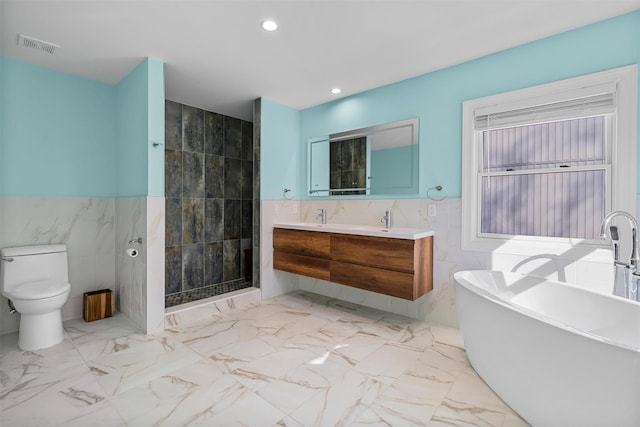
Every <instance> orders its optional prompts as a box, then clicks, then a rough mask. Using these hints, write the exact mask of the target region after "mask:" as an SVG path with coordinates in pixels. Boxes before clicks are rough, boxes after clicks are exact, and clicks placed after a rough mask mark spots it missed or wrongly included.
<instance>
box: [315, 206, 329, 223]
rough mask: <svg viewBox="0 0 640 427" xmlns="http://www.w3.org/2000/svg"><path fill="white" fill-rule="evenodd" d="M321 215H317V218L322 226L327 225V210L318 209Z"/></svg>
mask: <svg viewBox="0 0 640 427" xmlns="http://www.w3.org/2000/svg"><path fill="white" fill-rule="evenodd" d="M318 210H319V211H320V213H319V214H318V215H316V218H317V219H319V220H320V222H321V223H322V224H326V223H327V210H326V209H318Z"/></svg>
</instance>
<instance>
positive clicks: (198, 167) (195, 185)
mask: <svg viewBox="0 0 640 427" xmlns="http://www.w3.org/2000/svg"><path fill="white" fill-rule="evenodd" d="M204 188H205V179H204V154H200V153H190V152H187V151H184V152H183V153H182V197H204V196H205V191H204Z"/></svg>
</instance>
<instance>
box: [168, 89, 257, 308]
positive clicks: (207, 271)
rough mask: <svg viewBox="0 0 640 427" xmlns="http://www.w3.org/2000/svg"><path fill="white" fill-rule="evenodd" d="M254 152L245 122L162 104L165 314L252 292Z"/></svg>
mask: <svg viewBox="0 0 640 427" xmlns="http://www.w3.org/2000/svg"><path fill="white" fill-rule="evenodd" d="M256 150H257V147H254V140H253V123H251V122H248V121H245V120H241V119H237V118H233V117H229V116H224V115H222V114H217V113H214V112H210V111H205V110H203V109H200V108H195V107H192V106H188V105H183V104H179V103H177V102H173V101H169V100H167V101H166V102H165V203H166V206H165V308H167V307H173V306H177V305H180V304H184V303H188V302H192V301H197V300H202V299H205V298H209V297H213V296H217V295H222V294H225V293H228V292H233V291H236V290H239V289H244V288H248V287H251V286H256V287H257V286H258V280H257V277H253V276H254V274H253V270H254V261H253V260H254V256H258V254H257V248H255V249H254V246H256V245H258V244H259V242H256V239H254V238H253V235H254V231H253V229H254V218H259V217H260V216H259V212H258V211H257V209H259V203H255V206H256V207H255V211H254V194H259V191H258V190H257V185H258V184H257V182H256V180H254V169H255V168H256V166H257V165H256V164H255V162H254V157H255V158H256V159H259V156H255V152H256ZM258 161H259V160H258ZM255 264H257V263H255Z"/></svg>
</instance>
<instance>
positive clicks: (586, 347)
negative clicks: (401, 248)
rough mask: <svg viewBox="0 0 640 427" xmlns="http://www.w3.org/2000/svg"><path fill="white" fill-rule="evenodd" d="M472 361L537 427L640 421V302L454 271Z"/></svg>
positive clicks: (511, 276) (526, 279)
mask: <svg viewBox="0 0 640 427" xmlns="http://www.w3.org/2000/svg"><path fill="white" fill-rule="evenodd" d="M454 278H455V290H456V309H457V312H458V321H459V324H460V331H461V332H462V337H463V339H464V345H465V348H466V350H467V354H468V357H469V361H470V362H471V365H472V366H473V368H474V369H475V370H476V372H478V374H479V375H480V376H481V377H482V379H484V381H485V382H486V383H487V384H488V385H489V386H490V387H491V388H492V389H493V390H494V391H495V392H496V393H497V394H498V395H499V396H500V397H501V398H502V399H503V400H504V401H505V402H506V403H507V404H508V405H509V406H510V407H511V408H513V410H515V411H516V412H517V413H518V414H520V416H522V417H523V418H524V419H525V420H526V421H527V422H529V423H530V424H532V425H533V426H535V427H537V426H542V427H546V426H559V427H560V426H561V427H569V426H576V427H578V426H579V427H584V426H611V427H632V426H640V303H638V302H633V301H630V300H625V299H622V298H619V297H615V296H609V295H603V294H599V293H596V292H591V291H589V290H585V289H582V288H579V287H577V286H572V285H568V284H565V283H562V282H555V281H551V280H546V279H539V278H536V277H532V276H523V275H520V274H517V273H504V272H499V271H485V270H478V271H460V272H458V273H456V274H455V275H454Z"/></svg>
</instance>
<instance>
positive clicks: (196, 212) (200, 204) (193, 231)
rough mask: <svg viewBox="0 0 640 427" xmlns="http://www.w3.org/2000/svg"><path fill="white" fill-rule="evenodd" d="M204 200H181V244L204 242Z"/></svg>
mask: <svg viewBox="0 0 640 427" xmlns="http://www.w3.org/2000/svg"><path fill="white" fill-rule="evenodd" d="M204 205H205V203H204V199H182V244H191V243H202V242H203V241H204V207H205V206H204Z"/></svg>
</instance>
